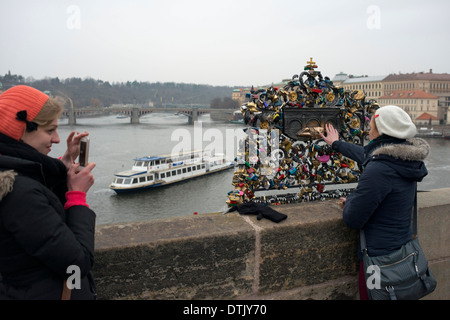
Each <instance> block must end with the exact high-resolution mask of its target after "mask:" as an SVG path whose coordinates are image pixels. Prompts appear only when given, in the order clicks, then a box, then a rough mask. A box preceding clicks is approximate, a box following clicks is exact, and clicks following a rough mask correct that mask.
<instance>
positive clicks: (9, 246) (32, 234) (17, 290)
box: [0, 85, 95, 300]
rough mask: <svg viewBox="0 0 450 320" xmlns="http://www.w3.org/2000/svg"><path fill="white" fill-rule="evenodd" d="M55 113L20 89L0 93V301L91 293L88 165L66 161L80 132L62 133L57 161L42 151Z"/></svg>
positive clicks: (34, 93) (57, 109)
mask: <svg viewBox="0 0 450 320" xmlns="http://www.w3.org/2000/svg"><path fill="white" fill-rule="evenodd" d="M61 112H62V108H61V106H60V105H59V104H57V103H56V102H55V101H54V100H53V99H50V98H49V97H48V96H47V95H46V94H44V93H42V92H41V91H39V90H36V89H34V88H31V87H28V86H22V85H20V86H15V87H13V88H11V89H9V90H7V91H5V92H4V93H2V94H1V95H0V300H2V299H67V298H71V299H94V298H95V284H94V280H93V277H92V274H91V268H92V265H93V262H94V232H95V213H94V212H93V211H92V210H91V209H89V206H88V205H87V204H86V193H87V192H88V190H89V188H90V187H91V186H92V185H93V184H94V177H93V175H92V172H91V171H92V169H93V168H94V167H95V164H94V163H89V164H88V165H87V166H86V167H85V168H83V169H82V170H80V169H81V168H80V167H79V164H75V163H74V160H75V159H76V158H77V157H78V154H79V152H80V139H81V138H82V137H83V136H86V135H88V133H87V132H86V133H82V134H75V132H72V133H71V134H70V135H69V137H68V139H67V147H68V148H67V151H66V153H65V154H64V156H63V157H62V158H61V159H55V158H51V157H49V156H48V153H49V152H50V151H51V147H52V145H53V144H54V143H59V142H60V140H59V136H58V133H57V128H58V118H59V116H60V115H61Z"/></svg>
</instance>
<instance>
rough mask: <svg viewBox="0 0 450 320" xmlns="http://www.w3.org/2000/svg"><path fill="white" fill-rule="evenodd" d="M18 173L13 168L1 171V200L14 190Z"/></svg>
mask: <svg viewBox="0 0 450 320" xmlns="http://www.w3.org/2000/svg"><path fill="white" fill-rule="evenodd" d="M16 175H17V173H16V172H14V171H13V170H8V171H1V172H0V201H2V200H3V198H4V197H6V195H7V194H8V193H10V192H11V191H12V189H13V185H14V181H15V180H16V178H15V177H16Z"/></svg>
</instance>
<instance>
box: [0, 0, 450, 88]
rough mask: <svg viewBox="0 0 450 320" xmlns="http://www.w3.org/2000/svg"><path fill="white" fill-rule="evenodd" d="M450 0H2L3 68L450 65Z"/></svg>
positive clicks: (129, 72)
mask: <svg viewBox="0 0 450 320" xmlns="http://www.w3.org/2000/svg"><path fill="white" fill-rule="evenodd" d="M449 12H450V1H448V0H427V1H423V0H420V1H419V0H388V1H385V0H370V1H368V0H319V1H313V0H309V1H303V0H273V1H271V0H250V1H249V0H239V1H237V0H222V1H216V0H145V1H144V0H134V1H131V0H128V1H124V0H89V1H77V0H70V1H66V0H38V1H37V0H14V1H11V0H8V1H6V0H0V34H1V38H0V39H1V42H0V43H1V45H0V74H1V75H4V74H5V73H7V72H8V70H10V71H11V73H13V74H20V75H22V76H24V77H29V76H32V77H34V78H35V79H41V78H44V77H59V78H60V79H66V78H71V77H80V78H85V77H91V78H94V79H101V80H104V81H110V82H125V81H128V80H129V81H134V80H137V81H148V82H158V81H159V82H184V83H196V84H210V85H215V86H216V85H228V86H235V85H236V86H250V85H255V86H258V85H265V84H270V83H272V82H278V81H281V80H282V79H286V78H291V77H292V75H294V74H299V73H300V72H302V71H303V67H304V66H305V64H306V61H307V60H309V58H310V57H313V60H314V61H315V62H316V63H317V65H318V67H319V68H318V70H320V71H322V74H323V75H324V76H329V77H330V78H333V77H334V75H335V74H336V73H339V72H341V71H342V72H345V73H348V74H354V75H361V74H364V75H365V74H367V75H385V74H386V75H387V74H390V73H399V72H402V73H410V72H419V71H426V72H428V71H429V69H433V72H435V73H450V62H449V59H450V41H449V40H450V36H449V34H450V19H449V18H448V15H449Z"/></svg>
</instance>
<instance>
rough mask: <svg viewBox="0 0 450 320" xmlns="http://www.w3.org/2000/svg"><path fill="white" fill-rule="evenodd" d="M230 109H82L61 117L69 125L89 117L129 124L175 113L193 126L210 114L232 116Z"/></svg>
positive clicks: (187, 107) (202, 107) (185, 107)
mask: <svg viewBox="0 0 450 320" xmlns="http://www.w3.org/2000/svg"><path fill="white" fill-rule="evenodd" d="M232 112H233V110H232V109H211V108H207V107H206V106H196V107H192V106H183V107H160V108H153V107H111V108H83V109H65V110H64V111H63V112H62V115H61V116H63V117H67V118H69V125H75V124H76V119H77V118H78V117H89V116H99V115H109V114H117V115H126V116H129V117H130V123H131V124H137V123H139V118H140V117H141V116H143V115H146V114H150V113H176V114H181V115H185V116H187V118H188V123H189V124H194V122H195V121H198V117H199V116H200V115H204V114H208V113H209V114H211V113H229V114H230V115H231V114H232Z"/></svg>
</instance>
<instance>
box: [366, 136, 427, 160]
mask: <svg viewBox="0 0 450 320" xmlns="http://www.w3.org/2000/svg"><path fill="white" fill-rule="evenodd" d="M429 153H430V145H429V144H428V143H427V142H426V141H425V140H423V139H421V138H412V139H407V140H406V143H402V144H385V145H382V146H381V147H379V148H377V149H375V151H374V152H373V153H372V156H379V155H387V156H390V157H393V158H395V159H401V160H407V161H423V160H425V158H426V157H427V156H428V154H429Z"/></svg>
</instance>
